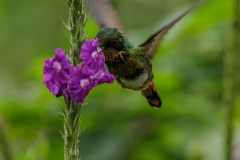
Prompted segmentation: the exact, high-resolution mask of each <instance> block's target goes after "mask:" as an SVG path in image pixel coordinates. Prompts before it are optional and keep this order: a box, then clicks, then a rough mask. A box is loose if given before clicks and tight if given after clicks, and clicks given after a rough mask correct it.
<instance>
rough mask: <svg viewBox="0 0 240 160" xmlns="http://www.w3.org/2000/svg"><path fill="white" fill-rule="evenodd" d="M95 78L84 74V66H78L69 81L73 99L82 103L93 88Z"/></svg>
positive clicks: (69, 89)
mask: <svg viewBox="0 0 240 160" xmlns="http://www.w3.org/2000/svg"><path fill="white" fill-rule="evenodd" d="M93 87H94V86H93V80H92V79H91V78H90V77H89V75H87V74H84V72H83V68H81V67H80V66H76V67H74V68H73V71H72V74H71V76H70V79H69V82H68V91H69V93H70V97H71V99H72V100H73V101H75V102H78V103H82V102H83V101H84V99H85V97H86V96H87V95H88V93H89V92H90V90H91V89H92V88H93Z"/></svg>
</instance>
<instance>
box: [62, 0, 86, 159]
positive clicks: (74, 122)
mask: <svg viewBox="0 0 240 160" xmlns="http://www.w3.org/2000/svg"><path fill="white" fill-rule="evenodd" d="M83 1H84V0H66V2H67V3H68V5H69V19H68V25H66V27H67V28H68V30H69V31H70V38H69V41H70V56H71V63H72V65H73V66H76V65H79V64H80V63H81V61H82V60H81V58H80V49H81V46H82V44H83V43H84V42H85V40H86V34H85V33H84V26H85V24H86V21H87V17H86V12H85V9H84V5H83ZM80 115H81V105H80V104H78V103H75V102H73V101H72V100H71V99H70V98H65V108H64V113H63V116H64V133H63V139H64V160H79V147H78V144H79V140H78V137H79V134H80V132H81V130H80V122H81V120H80Z"/></svg>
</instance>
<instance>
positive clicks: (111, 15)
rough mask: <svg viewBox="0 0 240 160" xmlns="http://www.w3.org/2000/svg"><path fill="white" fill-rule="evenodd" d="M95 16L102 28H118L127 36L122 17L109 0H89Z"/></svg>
mask: <svg viewBox="0 0 240 160" xmlns="http://www.w3.org/2000/svg"><path fill="white" fill-rule="evenodd" d="M89 4H90V8H91V9H92V13H93V16H94V17H95V19H96V20H97V22H98V24H99V25H100V27H101V28H117V29H118V31H119V32H120V33H121V34H122V35H123V37H124V38H126V36H125V34H124V29H123V26H122V22H121V19H120V17H119V16H118V13H117V11H116V10H115V9H114V7H113V5H112V4H111V3H110V2H109V1H108V0H89Z"/></svg>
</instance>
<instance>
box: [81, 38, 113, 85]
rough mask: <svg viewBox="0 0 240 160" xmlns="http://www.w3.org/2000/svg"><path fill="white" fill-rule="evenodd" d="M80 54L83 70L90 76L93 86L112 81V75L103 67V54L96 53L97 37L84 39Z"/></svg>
mask: <svg viewBox="0 0 240 160" xmlns="http://www.w3.org/2000/svg"><path fill="white" fill-rule="evenodd" d="M80 56H81V58H82V59H83V65H84V66H83V71H84V73H85V74H89V75H90V76H91V79H92V80H93V81H94V86H97V85H99V84H102V83H113V81H114V76H113V75H112V74H109V73H108V72H107V70H106V69H105V67H104V62H105V57H104V54H103V53H101V54H100V55H99V54H98V39H96V40H89V41H86V42H85V43H84V44H83V45H82V49H81V55H80Z"/></svg>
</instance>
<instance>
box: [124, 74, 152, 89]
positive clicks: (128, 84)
mask: <svg viewBox="0 0 240 160" xmlns="http://www.w3.org/2000/svg"><path fill="white" fill-rule="evenodd" d="M148 78H149V75H148V74H147V73H146V72H143V73H142V74H141V75H140V76H139V77H138V78H136V79H132V80H126V79H124V78H120V81H121V83H122V84H123V85H124V86H123V87H124V88H128V89H135V90H139V89H141V88H142V87H143V86H144V84H146V81H147V80H148Z"/></svg>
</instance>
